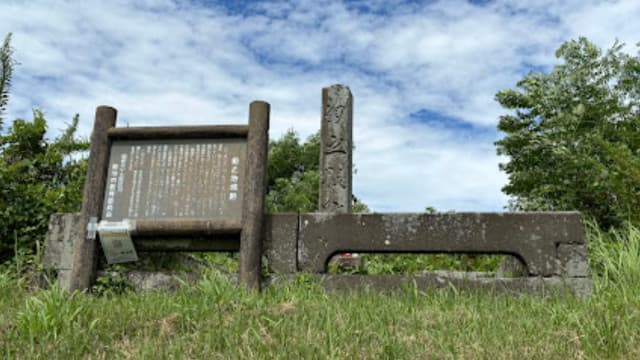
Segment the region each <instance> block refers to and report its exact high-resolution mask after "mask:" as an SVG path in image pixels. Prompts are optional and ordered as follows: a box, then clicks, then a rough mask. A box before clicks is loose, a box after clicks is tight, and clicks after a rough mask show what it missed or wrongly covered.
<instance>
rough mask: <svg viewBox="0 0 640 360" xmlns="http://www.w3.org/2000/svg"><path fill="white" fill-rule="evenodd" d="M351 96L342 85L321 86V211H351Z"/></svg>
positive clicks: (349, 91)
mask: <svg viewBox="0 0 640 360" xmlns="http://www.w3.org/2000/svg"><path fill="white" fill-rule="evenodd" d="M352 133H353V97H352V95H351V90H349V88H348V87H347V86H344V85H333V86H331V87H328V88H323V89H322V122H321V126H320V203H319V206H318V208H319V211H320V212H333V213H350V212H351V200H352V199H351V196H352V195H351V171H352V169H351V166H352V165H351V162H352V158H351V156H352V155H351V153H352V148H353V140H352V137H353V135H352Z"/></svg>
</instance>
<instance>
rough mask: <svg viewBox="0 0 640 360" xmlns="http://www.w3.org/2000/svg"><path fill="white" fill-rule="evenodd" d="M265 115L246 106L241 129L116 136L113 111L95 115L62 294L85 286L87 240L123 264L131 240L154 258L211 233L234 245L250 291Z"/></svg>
mask: <svg viewBox="0 0 640 360" xmlns="http://www.w3.org/2000/svg"><path fill="white" fill-rule="evenodd" d="M269 108H270V106H269V104H268V103H266V102H262V101H254V102H252V103H251V104H250V106H249V125H248V126H247V125H216V126H175V127H126V128H117V127H115V124H116V113H117V112H116V110H115V109H114V108H112V107H108V106H100V107H98V109H97V110H96V119H95V123H94V128H93V133H92V135H91V148H90V154H89V164H88V169H87V180H86V182H85V188H84V193H83V202H82V210H81V213H80V215H81V218H80V221H79V229H78V230H79V231H78V234H79V235H78V239H77V240H76V241H75V242H74V256H73V266H72V270H71V276H70V286H69V288H70V290H72V291H73V290H84V289H87V288H88V287H89V286H91V284H92V283H93V281H94V280H95V270H96V264H97V261H96V248H97V247H96V240H97V239H96V237H98V238H99V240H100V241H101V242H102V244H103V248H104V250H105V252H106V253H107V254H106V255H107V258H108V259H109V258H111V260H113V261H131V260H135V259H137V255H136V254H135V249H134V240H135V237H136V236H146V237H147V238H148V237H157V239H158V242H159V243H160V246H156V247H155V248H157V249H162V248H163V246H162V244H161V243H162V241H168V240H172V239H178V240H179V239H180V238H183V237H189V236H199V237H202V236H204V237H215V236H216V235H220V234H224V235H225V236H237V238H239V240H240V264H239V265H240V266H239V270H240V281H241V282H242V283H244V284H245V285H246V286H247V287H252V288H253V287H257V286H258V285H259V272H260V257H261V242H262V239H261V236H262V219H263V215H264V214H263V209H264V196H265V192H266V168H267V145H268V139H269V138H268V129H269ZM96 229H97V232H96ZM101 235H102V236H101ZM166 247H169V246H168V245H167V246H166ZM167 250H168V249H167Z"/></svg>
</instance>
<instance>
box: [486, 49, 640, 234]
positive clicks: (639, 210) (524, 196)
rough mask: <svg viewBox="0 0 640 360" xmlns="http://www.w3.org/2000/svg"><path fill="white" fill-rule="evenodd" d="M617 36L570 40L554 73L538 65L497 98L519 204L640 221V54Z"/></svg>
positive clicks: (502, 147)
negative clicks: (599, 42) (602, 44)
mask: <svg viewBox="0 0 640 360" xmlns="http://www.w3.org/2000/svg"><path fill="white" fill-rule="evenodd" d="M622 47H623V46H622V45H621V44H618V43H616V44H615V45H614V46H613V47H612V48H611V49H609V50H608V51H606V52H605V53H604V54H603V53H602V52H601V50H600V49H598V48H597V47H596V46H595V45H594V44H592V43H591V42H589V41H588V40H587V39H585V38H580V39H579V40H572V41H568V42H566V43H564V44H563V45H562V46H561V47H560V48H559V49H558V51H557V52H556V56H557V57H558V58H560V59H561V60H562V64H560V65H557V66H555V67H554V68H553V70H552V71H551V72H550V73H549V74H546V73H541V72H531V73H529V74H528V75H526V76H525V77H524V78H523V79H522V80H521V81H519V82H518V83H517V87H518V89H507V90H503V91H500V92H498V94H497V95H496V100H497V101H498V102H499V103H500V104H501V105H502V106H503V107H504V108H506V109H509V110H513V111H514V112H513V113H512V114H509V115H504V116H501V117H500V122H499V125H498V129H499V130H500V131H503V132H504V133H505V134H506V135H505V137H504V138H503V139H501V140H500V141H497V142H496V145H497V151H498V154H499V155H507V156H508V157H509V158H508V162H507V163H504V164H501V166H500V168H501V169H502V170H504V171H505V172H506V173H507V174H508V176H509V183H508V184H507V185H506V186H505V187H504V188H503V191H504V192H505V193H507V194H509V195H511V196H513V200H512V203H511V207H512V208H513V209H515V210H580V211H582V212H584V213H586V214H587V215H590V216H593V217H595V218H596V219H597V221H598V223H599V224H601V225H603V226H605V227H609V226H612V225H618V224H620V223H621V221H623V220H626V219H628V220H632V221H634V222H638V221H639V220H640V196H638V195H640V157H639V155H640V132H639V130H640V115H639V111H640V57H638V56H630V55H628V54H625V53H623V52H622Z"/></svg>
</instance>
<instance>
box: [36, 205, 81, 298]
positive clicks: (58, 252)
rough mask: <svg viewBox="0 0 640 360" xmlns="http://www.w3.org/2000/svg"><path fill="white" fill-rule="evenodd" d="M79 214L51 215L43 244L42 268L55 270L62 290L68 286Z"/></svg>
mask: <svg viewBox="0 0 640 360" xmlns="http://www.w3.org/2000/svg"><path fill="white" fill-rule="evenodd" d="M79 222H80V214H78V213H68V214H52V215H51V217H50V218H49V232H48V233H47V237H46V243H45V244H44V256H43V259H42V266H43V267H44V269H46V270H55V271H56V272H57V280H58V283H59V284H60V286H62V288H63V289H67V288H68V286H69V276H70V273H71V266H72V265H73V241H74V240H75V239H76V238H77V237H78V236H77V235H78V234H77V232H78V226H79V225H78V224H79Z"/></svg>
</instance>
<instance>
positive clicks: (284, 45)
mask: <svg viewBox="0 0 640 360" xmlns="http://www.w3.org/2000/svg"><path fill="white" fill-rule="evenodd" d="M639 18H640V2H638V1H633V0H628V1H622V0H621V1H590V0H585V1H574V0H568V1H551V0H537V1H532V0H530V1H517V2H514V1H506V0H505V1H462V0H449V1H424V2H422V1H399V0H385V1H381V0H380V1H378V0H375V1H321V0H316V1H306V0H302V1H295V2H284V1H261V2H254V1H234V2H219V1H204V0H201V1H195V0H194V1H188V0H145V1H124V0H121V1H118V0H115V1H96V0H87V1H82V2H80V1H55V0H32V1H28V2H26V1H13V0H3V1H1V2H0V35H2V36H4V34H6V33H7V32H13V34H14V38H13V46H14V48H15V57H16V59H17V60H18V61H19V62H20V65H19V66H18V67H16V69H15V75H14V83H13V88H12V95H11V99H10V103H9V108H8V114H7V117H8V118H9V119H12V118H16V117H21V118H26V119H30V118H31V111H32V109H34V108H39V109H42V110H43V111H44V113H45V114H46V116H47V119H48V120H49V122H50V129H49V132H50V135H51V136H55V135H56V134H58V133H59V131H60V130H61V129H63V128H64V127H65V123H68V122H69V121H70V119H71V118H72V117H73V115H74V114H75V113H79V114H80V120H81V125H80V132H81V134H82V135H85V136H86V135H88V134H89V132H90V128H91V125H92V122H93V112H94V110H95V107H96V106H98V105H101V104H106V105H112V106H114V107H116V108H117V109H118V110H119V124H121V125H126V124H129V125H132V126H134V125H160V124H163V125H178V124H187V123H189V124H205V123H217V124H222V123H243V122H246V119H247V110H248V104H249V102H251V101H252V100H255V99H262V100H266V101H268V102H270V103H271V106H272V114H271V130H270V135H271V137H272V138H277V137H279V136H281V135H282V134H283V133H284V132H285V131H286V130H287V129H291V128H293V129H295V130H296V131H297V132H298V133H299V134H300V136H301V137H302V138H305V137H307V136H308V135H310V134H312V133H314V132H315V131H317V130H318V128H319V126H320V101H321V89H322V87H325V86H329V85H332V84H336V83H341V84H345V85H348V86H349V87H350V88H351V90H352V92H353V95H354V104H355V105H354V140H355V143H356V151H355V153H354V162H355V166H356V168H357V173H356V175H355V177H354V193H355V194H356V195H357V196H358V198H360V199H362V200H363V201H364V202H365V203H367V204H368V205H369V206H370V207H371V208H372V209H373V210H375V211H422V210H424V208H425V207H426V206H433V207H435V208H437V209H439V210H456V211H500V210H503V209H504V206H505V205H506V203H507V197H506V196H505V195H504V194H502V193H501V191H500V189H501V188H502V186H503V185H504V184H505V183H506V180H507V179H506V176H505V174H503V173H501V172H500V171H499V170H498V164H499V163H500V162H504V161H506V159H504V158H499V157H498V156H496V154H495V147H494V145H493V142H494V141H495V140H497V139H498V138H499V137H500V134H499V133H498V132H497V131H496V130H495V126H496V124H497V121H498V117H499V116H500V115H501V114H504V113H505V111H504V110H502V109H500V107H499V105H498V104H497V103H496V102H495V101H494V99H493V98H494V95H495V93H496V92H497V91H498V90H500V89H504V88H509V87H514V86H515V83H516V82H517V81H518V80H519V79H521V78H522V76H524V75H525V74H526V73H527V72H528V71H531V70H537V71H548V70H549V69H551V68H552V66H553V65H554V64H556V63H557V59H556V58H555V56H554V53H555V50H556V49H557V48H558V47H559V46H560V44H562V42H563V41H566V40H569V39H575V38H577V37H578V36H586V37H588V38H589V39H591V40H592V41H594V42H595V43H596V44H598V45H599V46H601V47H603V48H607V47H610V46H611V45H612V44H613V43H614V42H615V40H616V39H618V40H620V41H621V42H624V43H626V44H627V46H626V48H625V49H626V51H629V52H634V53H635V52H636V50H637V48H636V47H635V44H636V43H637V42H638V41H640V36H639V35H638V34H640V23H639V22H638V21H637V19H639ZM6 125H8V124H6Z"/></svg>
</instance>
